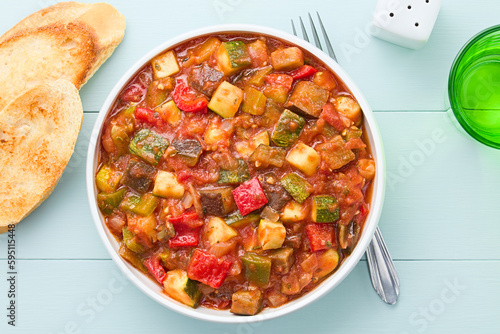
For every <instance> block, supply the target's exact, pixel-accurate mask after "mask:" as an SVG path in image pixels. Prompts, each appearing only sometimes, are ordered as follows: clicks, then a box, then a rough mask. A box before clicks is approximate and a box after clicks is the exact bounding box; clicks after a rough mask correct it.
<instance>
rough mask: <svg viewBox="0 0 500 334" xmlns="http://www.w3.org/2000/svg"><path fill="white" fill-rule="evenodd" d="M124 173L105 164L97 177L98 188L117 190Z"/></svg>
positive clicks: (101, 189) (107, 190) (109, 190)
mask: <svg viewBox="0 0 500 334" xmlns="http://www.w3.org/2000/svg"><path fill="white" fill-rule="evenodd" d="M122 176H123V173H121V172H119V171H116V170H114V169H113V168H111V167H110V166H109V165H103V166H102V167H101V169H99V172H97V175H96V177H95V183H96V186H97V189H99V190H100V191H105V192H111V191H115V190H116V187H117V186H118V184H119V183H120V180H121V178H122Z"/></svg>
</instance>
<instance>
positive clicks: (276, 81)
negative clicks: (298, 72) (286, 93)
mask: <svg viewBox="0 0 500 334" xmlns="http://www.w3.org/2000/svg"><path fill="white" fill-rule="evenodd" d="M266 83H267V84H269V85H272V86H281V87H285V88H286V89H287V90H290V89H292V84H293V77H292V76H290V75H288V74H282V73H272V74H268V75H266Z"/></svg>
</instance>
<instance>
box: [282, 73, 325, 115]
mask: <svg viewBox="0 0 500 334" xmlns="http://www.w3.org/2000/svg"><path fill="white" fill-rule="evenodd" d="M329 95H330V93H329V92H328V91H327V90H325V89H323V88H321V87H320V86H318V85H316V84H315V83H313V82H311V81H299V82H298V83H297V84H296V85H295V87H294V89H293V91H292V94H291V95H290V98H289V99H288V102H287V103H286V106H287V107H290V108H292V109H293V110H294V111H296V112H299V113H304V114H306V115H309V116H312V117H319V116H320V114H321V109H322V108H323V106H324V105H325V103H326V102H327V101H328V96H329Z"/></svg>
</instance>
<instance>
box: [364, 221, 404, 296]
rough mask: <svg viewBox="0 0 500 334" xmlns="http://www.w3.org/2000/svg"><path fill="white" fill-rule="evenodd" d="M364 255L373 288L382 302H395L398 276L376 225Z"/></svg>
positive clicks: (397, 291)
mask: <svg viewBox="0 0 500 334" xmlns="http://www.w3.org/2000/svg"><path fill="white" fill-rule="evenodd" d="M366 255H367V259H368V268H369V270H370V278H371V281H372V285H373V288H374V289H375V291H376V292H377V294H378V295H379V296H380V298H382V300H383V301H384V302H386V303H387V304H391V305H393V304H396V302H397V300H398V296H399V277H398V273H397V272H396V268H395V267H394V262H393V261H392V258H391V255H390V254H389V251H388V250H387V247H386V245H385V242H384V239H383V238H382V233H381V232H380V229H379V228H378V227H377V229H376V230H375V234H374V236H373V239H372V241H371V242H370V245H369V246H368V248H367V250H366Z"/></svg>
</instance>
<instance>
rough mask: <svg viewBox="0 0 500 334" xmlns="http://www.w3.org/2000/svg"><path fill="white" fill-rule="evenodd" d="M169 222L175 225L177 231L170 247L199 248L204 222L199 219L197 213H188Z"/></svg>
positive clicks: (172, 218) (169, 242)
mask: <svg viewBox="0 0 500 334" xmlns="http://www.w3.org/2000/svg"><path fill="white" fill-rule="evenodd" d="M168 220H169V221H170V222H171V223H172V225H174V230H175V236H174V237H173V238H171V239H170V240H169V241H168V247H170V248H177V247H192V246H198V243H199V241H200V230H201V226H202V225H203V221H201V220H199V219H198V216H197V214H196V212H194V211H192V212H187V213H184V214H182V215H180V216H177V217H171V218H169V219H168Z"/></svg>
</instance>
